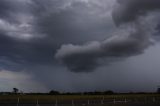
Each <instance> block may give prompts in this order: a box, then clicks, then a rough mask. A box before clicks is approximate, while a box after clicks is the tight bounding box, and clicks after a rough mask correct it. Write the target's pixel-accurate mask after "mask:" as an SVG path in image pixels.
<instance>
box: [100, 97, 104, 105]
mask: <svg viewBox="0 0 160 106" xmlns="http://www.w3.org/2000/svg"><path fill="white" fill-rule="evenodd" d="M101 104H102V105H103V104H104V96H103V98H102V100H101Z"/></svg>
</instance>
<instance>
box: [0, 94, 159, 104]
mask: <svg viewBox="0 0 160 106" xmlns="http://www.w3.org/2000/svg"><path fill="white" fill-rule="evenodd" d="M18 98H19V101H20V102H23V103H35V102H36V101H37V100H38V101H39V102H41V103H51V102H54V101H56V100H57V101H58V102H63V101H72V100H75V101H76V100H77V101H78V100H81V101H87V100H90V101H94V100H99V101H100V100H103V99H104V100H107V101H113V100H114V99H115V100H116V101H124V100H125V99H126V100H132V101H142V102H145V101H148V102H149V101H154V100H155V101H160V94H127V95H57V96H56V95H1V96H0V103H15V102H16V101H17V100H18Z"/></svg>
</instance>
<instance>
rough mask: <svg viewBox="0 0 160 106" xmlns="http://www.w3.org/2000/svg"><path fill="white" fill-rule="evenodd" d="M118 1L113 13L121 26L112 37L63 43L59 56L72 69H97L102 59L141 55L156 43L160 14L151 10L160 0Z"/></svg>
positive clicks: (78, 70) (77, 70) (116, 22)
mask: <svg viewBox="0 0 160 106" xmlns="http://www.w3.org/2000/svg"><path fill="white" fill-rule="evenodd" d="M117 2H118V4H117V5H119V6H117V8H116V9H115V10H114V11H113V13H112V14H113V20H114V22H115V24H116V25H117V24H119V25H120V26H119V27H117V29H116V30H115V32H114V33H113V34H112V37H110V38H107V39H106V40H104V41H95V42H91V43H87V44H84V45H73V44H68V45H62V46H61V48H60V49H59V50H58V51H57V54H56V55H55V57H56V58H57V59H58V60H60V61H61V62H62V63H63V64H65V65H66V66H67V67H68V68H69V70H71V71H74V72H90V71H94V70H95V69H96V68H97V67H98V65H101V64H102V60H106V62H107V63H110V62H112V60H114V61H116V60H119V59H120V58H126V57H129V56H134V55H138V54H141V53H143V51H144V50H145V49H146V48H147V47H148V46H149V45H151V44H153V41H154V37H153V36H154V35H155V33H156V32H157V30H156V28H157V26H158V23H159V19H158V18H159V17H160V16H159V15H158V14H159V13H157V12H155V11H151V10H155V9H159V3H160V2H159V1H158V0H154V1H152V0H147V1H146V0H141V1H138V0H123V1H117ZM149 10H150V11H149ZM148 11H149V12H148ZM141 12H144V13H146V14H143V13H141ZM132 13H133V14H132ZM132 15H133V16H132ZM107 60H109V61H107Z"/></svg>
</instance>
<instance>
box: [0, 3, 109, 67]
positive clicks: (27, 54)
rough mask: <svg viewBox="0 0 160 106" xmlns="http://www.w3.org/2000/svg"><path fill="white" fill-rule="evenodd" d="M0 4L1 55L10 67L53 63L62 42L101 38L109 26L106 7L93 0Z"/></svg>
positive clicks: (80, 41)
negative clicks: (105, 12) (87, 0)
mask: <svg viewBox="0 0 160 106" xmlns="http://www.w3.org/2000/svg"><path fill="white" fill-rule="evenodd" d="M103 2H106V1H105V0H103ZM0 5H1V6H0V12H1V14H0V40H1V45H0V51H1V52H0V56H1V57H0V58H1V60H3V65H2V66H3V67H9V68H10V67H11V69H12V70H14V69H13V68H15V70H17V69H19V68H20V69H23V68H24V69H25V68H26V67H32V66H33V65H35V66H36V65H55V64H56V62H54V61H55V60H54V54H55V52H56V50H57V49H58V48H59V47H60V46H61V45H62V44H64V43H76V44H81V43H83V42H86V41H89V40H97V39H103V38H104V34H105V33H106V28H105V27H108V25H106V23H104V21H106V20H107V19H105V18H103V17H105V14H104V13H103V11H104V8H106V7H105V6H103V7H100V6H99V5H100V4H99V5H97V4H96V3H94V2H93V1H91V4H88V2H85V1H83V0H76V1H75V0H61V1H59V0H45V1H39V0H14V1H13V0H1V1H0ZM101 10H103V11H101ZM105 11H106V10H105ZM102 15H103V16H102ZM106 22H107V21H106ZM99 35H100V36H99ZM4 57H5V58H4ZM9 62H10V63H9ZM14 62H15V64H14ZM1 63H2V62H1ZM11 63H13V64H11Z"/></svg>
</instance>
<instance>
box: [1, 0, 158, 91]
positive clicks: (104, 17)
mask: <svg viewBox="0 0 160 106" xmlns="http://www.w3.org/2000/svg"><path fill="white" fill-rule="evenodd" d="M131 13H132V14H131ZM159 19H160V15H159V0H139V1H138V0H117V1H116V0H0V74H2V75H1V76H0V82H2V84H1V87H0V90H2V91H3V90H11V88H13V87H18V88H20V89H21V90H24V91H26V92H27V91H29V92H30V91H31V92H32V91H48V90H51V89H54V90H60V91H63V92H64V91H91V90H93V91H94V90H106V89H107V90H108V89H111V90H112V89H113V90H116V91H120V92H122V91H130V90H132V89H133V88H134V87H135V89H133V90H134V91H154V87H155V86H156V85H158V83H159V82H158V81H159V76H158V75H159V71H158V70H159V64H158V63H159V62H160V59H159V52H160V51H159V50H160V49H159V48H160V46H159V45H158V44H157V43H155V42H156V41H159V32H160V30H159V27H160V25H159V23H160V22H159ZM157 38H158V39H157ZM153 44H155V45H153ZM150 45H153V46H150ZM153 63H154V64H153ZM141 64H142V65H141ZM144 66H146V67H144ZM152 66H153V67H152ZM10 76H11V78H10ZM13 77H14V78H13ZM22 77H24V78H22ZM135 78H136V79H135ZM12 80H13V81H14V82H13V83H12V82H11V81H12ZM122 82H123V83H122ZM22 83H27V85H28V86H25V85H24V84H22ZM148 83H149V84H148ZM33 86H35V87H34V88H35V89H34V88H33ZM32 88H33V89H32Z"/></svg>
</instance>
